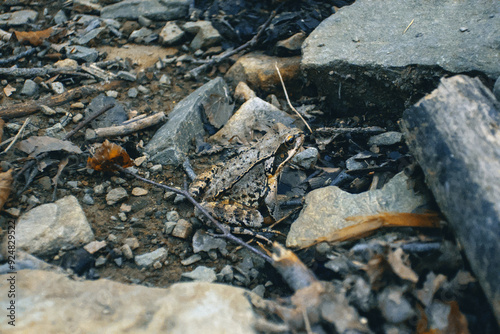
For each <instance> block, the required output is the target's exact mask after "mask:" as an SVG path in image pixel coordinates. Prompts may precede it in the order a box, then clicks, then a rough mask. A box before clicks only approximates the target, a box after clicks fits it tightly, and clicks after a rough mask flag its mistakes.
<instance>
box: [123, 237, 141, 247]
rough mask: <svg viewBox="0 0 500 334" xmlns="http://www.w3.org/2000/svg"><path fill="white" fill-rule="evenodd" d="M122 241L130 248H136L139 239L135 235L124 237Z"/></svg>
mask: <svg viewBox="0 0 500 334" xmlns="http://www.w3.org/2000/svg"><path fill="white" fill-rule="evenodd" d="M123 243H124V244H127V245H129V246H130V248H131V249H137V248H139V246H140V244H139V240H138V239H137V238H136V237H132V238H126V239H125V240H124V241H123Z"/></svg>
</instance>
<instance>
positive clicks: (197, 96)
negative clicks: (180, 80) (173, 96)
mask: <svg viewBox="0 0 500 334" xmlns="http://www.w3.org/2000/svg"><path fill="white" fill-rule="evenodd" d="M233 108H234V106H233V105H232V104H230V98H229V88H228V87H227V85H226V83H225V81H224V79H222V78H221V77H218V78H215V79H213V80H211V81H209V82H207V83H206V84H204V85H203V86H201V87H200V88H198V89H197V90H195V91H194V92H192V93H191V94H189V95H188V96H187V97H186V98H184V99H183V100H182V101H181V102H179V103H178V104H177V105H176V106H175V108H174V110H173V111H172V112H171V113H170V114H169V115H168V121H167V122H166V123H165V124H164V125H163V126H162V127H161V128H160V129H158V131H156V133H155V134H154V136H153V138H151V140H150V141H149V143H148V144H147V145H146V147H145V151H146V153H148V154H149V155H150V156H151V160H152V161H153V162H155V163H161V164H165V165H178V164H181V163H182V162H183V161H184V157H185V154H186V153H187V152H188V151H189V150H190V149H191V148H192V146H193V139H194V138H195V137H196V136H197V135H200V134H202V135H203V134H205V130H204V128H203V120H204V119H207V120H208V122H209V123H210V124H212V125H213V126H214V127H216V128H219V127H221V126H222V125H223V124H225V123H226V122H227V120H228V119H229V118H230V117H231V115H232V113H233Z"/></svg>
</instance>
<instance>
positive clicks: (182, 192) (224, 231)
mask: <svg viewBox="0 0 500 334" xmlns="http://www.w3.org/2000/svg"><path fill="white" fill-rule="evenodd" d="M115 167H116V168H117V169H118V170H119V171H121V172H122V173H125V174H128V175H132V176H133V177H135V178H136V179H138V180H141V181H143V182H146V183H149V184H152V185H154V186H155V187H159V188H163V189H165V190H168V191H172V192H174V193H176V194H179V195H182V196H184V197H185V198H186V199H187V200H188V201H189V202H191V203H192V204H193V205H194V206H195V207H196V208H197V209H198V210H200V212H201V213H203V215H205V216H206V217H207V218H208V219H209V220H210V222H211V223H212V224H213V225H214V226H216V227H217V228H218V229H219V230H220V231H221V232H222V234H219V235H217V236H218V237H221V238H225V239H228V240H231V241H232V242H234V243H236V244H238V245H240V246H243V247H245V248H247V249H248V250H250V251H251V252H253V253H254V254H256V255H258V256H260V257H262V258H263V259H264V260H266V261H267V262H269V263H270V264H274V260H273V259H272V258H271V257H270V256H268V255H266V254H264V253H262V252H261V251H260V250H259V249H257V248H255V247H253V246H251V245H248V244H247V243H246V242H244V241H243V240H241V239H240V238H237V237H235V236H234V235H233V234H231V232H230V231H229V228H228V227H227V226H225V225H224V224H222V223H221V222H219V221H218V220H217V219H215V218H214V217H212V215H211V214H210V213H209V212H208V211H207V210H206V209H205V208H204V207H203V206H201V204H200V203H198V202H197V201H196V200H195V199H194V198H193V196H191V194H190V193H189V192H188V191H187V190H180V189H177V188H173V187H169V186H167V185H164V184H160V183H157V182H155V181H152V180H149V179H146V178H144V177H142V176H139V175H137V174H135V173H133V172H131V171H129V170H127V169H125V168H123V167H121V166H118V165H116V164H115Z"/></svg>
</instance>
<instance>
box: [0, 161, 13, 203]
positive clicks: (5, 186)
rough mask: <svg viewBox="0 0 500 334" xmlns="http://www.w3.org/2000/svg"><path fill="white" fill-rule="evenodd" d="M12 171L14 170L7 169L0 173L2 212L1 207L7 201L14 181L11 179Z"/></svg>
mask: <svg viewBox="0 0 500 334" xmlns="http://www.w3.org/2000/svg"><path fill="white" fill-rule="evenodd" d="M13 171H14V170H12V169H9V170H8V171H6V172H4V173H0V210H2V208H3V205H4V204H5V202H7V200H8V199H9V195H10V191H11V189H12V188H11V186H12V181H14V178H13V177H12V173H13Z"/></svg>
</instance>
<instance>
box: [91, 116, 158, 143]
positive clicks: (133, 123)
mask: <svg viewBox="0 0 500 334" xmlns="http://www.w3.org/2000/svg"><path fill="white" fill-rule="evenodd" d="M166 118H167V116H165V113H163V112H159V113H156V114H153V115H149V116H142V115H141V116H138V117H135V118H132V119H131V120H128V121H126V122H124V123H123V124H122V125H117V126H110V127H107V128H98V129H95V134H96V135H97V137H113V136H123V135H126V134H129V133H133V132H137V131H139V130H142V129H145V128H148V127H150V126H153V125H156V124H158V123H160V122H162V121H164V120H165V119H166Z"/></svg>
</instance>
